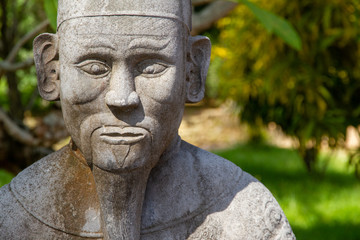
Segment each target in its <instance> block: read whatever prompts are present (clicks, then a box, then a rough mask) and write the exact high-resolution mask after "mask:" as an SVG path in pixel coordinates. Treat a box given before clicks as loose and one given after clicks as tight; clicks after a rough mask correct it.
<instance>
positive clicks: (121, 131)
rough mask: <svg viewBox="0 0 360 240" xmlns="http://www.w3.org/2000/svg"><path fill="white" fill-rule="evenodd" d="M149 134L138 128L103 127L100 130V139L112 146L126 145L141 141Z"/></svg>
mask: <svg viewBox="0 0 360 240" xmlns="http://www.w3.org/2000/svg"><path fill="white" fill-rule="evenodd" d="M148 134H149V132H148V131H147V130H145V129H144V128H139V127H124V128H122V127H116V126H103V127H101V128H100V139H101V140H102V141H104V142H106V143H109V144H113V145H121V144H123V145H127V144H133V143H137V142H139V141H141V140H143V139H144V138H145V137H146V135H148Z"/></svg>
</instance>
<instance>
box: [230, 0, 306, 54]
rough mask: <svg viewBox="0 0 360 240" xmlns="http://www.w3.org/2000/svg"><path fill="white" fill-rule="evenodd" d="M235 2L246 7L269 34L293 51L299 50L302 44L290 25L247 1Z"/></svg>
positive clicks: (239, 0) (238, 0)
mask: <svg viewBox="0 0 360 240" xmlns="http://www.w3.org/2000/svg"><path fill="white" fill-rule="evenodd" d="M237 2H240V3H243V4H244V5H245V6H247V7H248V8H249V9H250V10H251V11H252V12H253V13H254V15H255V16H256V18H257V19H258V20H259V21H260V22H261V24H262V25H263V26H264V27H265V29H266V30H267V31H268V32H269V33H274V34H276V35H277V36H278V37H280V38H281V39H282V40H284V41H285V42H286V43H287V44H289V45H290V46H291V47H293V48H294V49H296V50H299V51H300V50H301V48H302V42H301V39H300V36H299V34H298V33H297V32H296V30H295V29H294V27H293V26H292V24H291V23H289V22H288V21H286V20H285V19H283V18H281V17H280V16H277V15H275V14H273V13H271V12H268V11H266V10H264V9H262V8H260V7H258V6H257V5H255V4H253V3H251V2H249V1H247V0H237Z"/></svg>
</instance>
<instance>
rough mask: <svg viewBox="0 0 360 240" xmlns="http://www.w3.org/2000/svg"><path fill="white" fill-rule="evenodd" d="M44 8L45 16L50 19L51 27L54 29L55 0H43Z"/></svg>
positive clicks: (55, 15) (55, 26)
mask: <svg viewBox="0 0 360 240" xmlns="http://www.w3.org/2000/svg"><path fill="white" fill-rule="evenodd" d="M44 9H45V12H46V16H47V17H48V19H49V21H50V25H51V27H52V28H53V29H54V30H56V28H57V25H56V17H57V0H45V1H44Z"/></svg>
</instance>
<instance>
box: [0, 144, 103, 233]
mask: <svg viewBox="0 0 360 240" xmlns="http://www.w3.org/2000/svg"><path fill="white" fill-rule="evenodd" d="M84 186H86V187H84ZM1 191H3V192H4V193H5V194H4V197H0V204H2V205H4V211H8V210H11V209H16V212H14V211H12V212H11V213H10V214H8V217H7V218H6V219H5V218H4V219H3V221H4V224H8V223H9V222H11V219H13V217H14V216H17V215H21V216H22V217H19V227H21V226H23V225H26V226H28V227H30V228H36V226H38V227H39V226H41V229H42V228H43V227H44V226H48V227H50V229H53V230H52V231H56V232H57V233H58V232H59V233H61V232H62V233H70V234H73V235H75V236H90V237H93V236H97V237H98V236H101V233H100V229H99V226H100V224H99V223H98V222H99V219H98V215H99V210H98V204H97V199H96V194H94V193H95V183H94V180H93V178H92V175H91V170H90V168H89V167H88V166H87V165H86V164H85V163H83V162H82V161H80V160H79V159H78V158H76V157H75V156H74V154H73V153H72V151H71V149H70V147H69V146H66V147H64V148H62V149H60V150H58V151H56V152H54V153H52V154H50V155H48V156H46V157H44V158H42V159H40V160H39V161H37V162H36V163H34V164H33V165H31V166H29V167H28V168H26V169H25V170H23V171H22V172H20V173H19V174H18V175H17V176H16V177H15V178H14V179H13V180H12V181H11V182H10V184H8V185H6V186H4V187H3V188H2V189H1ZM90 210H91V212H89V211H90ZM0 212H1V211H0ZM85 213H87V214H90V215H91V216H93V219H94V220H93V222H94V224H93V226H95V227H92V228H90V227H88V226H87V225H86V224H85V225H84V223H83V222H79V221H78V219H82V217H80V218H79V216H81V215H83V214H85ZM68 223H71V224H70V225H69V224H68ZM91 223H92V222H91ZM0 225H1V224H0ZM16 226H17V225H16V224H14V229H17V228H16ZM41 231H43V230H41ZM0 233H1V231H0ZM0 236H1V235H0ZM36 236H37V235H36ZM56 236H57V235H56Z"/></svg>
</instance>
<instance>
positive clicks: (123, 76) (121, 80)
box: [105, 71, 140, 111]
mask: <svg viewBox="0 0 360 240" xmlns="http://www.w3.org/2000/svg"><path fill="white" fill-rule="evenodd" d="M105 101H106V104H107V105H108V106H109V107H112V108H119V109H121V110H123V111H130V110H132V109H134V108H136V107H138V106H139V103H140V99H139V96H138V94H137V93H136V91H135V83H134V80H133V79H132V76H131V74H130V73H128V72H127V71H119V72H118V74H115V75H113V76H112V78H111V80H110V89H109V91H108V92H107V94H106V96H105Z"/></svg>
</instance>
